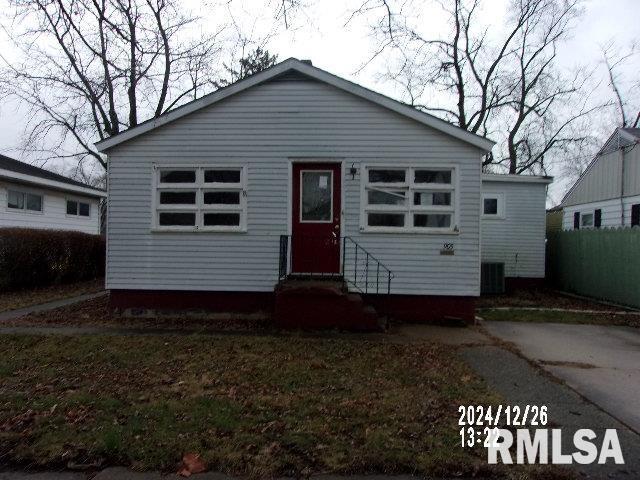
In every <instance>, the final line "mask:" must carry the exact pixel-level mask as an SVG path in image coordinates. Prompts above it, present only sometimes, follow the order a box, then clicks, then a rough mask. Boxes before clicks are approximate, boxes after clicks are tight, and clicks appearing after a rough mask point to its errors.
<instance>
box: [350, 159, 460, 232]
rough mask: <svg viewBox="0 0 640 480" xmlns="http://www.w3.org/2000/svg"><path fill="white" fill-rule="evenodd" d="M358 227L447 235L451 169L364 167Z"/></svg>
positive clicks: (452, 202) (451, 216) (451, 215)
mask: <svg viewBox="0 0 640 480" xmlns="http://www.w3.org/2000/svg"><path fill="white" fill-rule="evenodd" d="M363 171H364V175H363V182H362V189H363V192H362V193H363V199H362V212H361V215H362V221H361V224H362V225H361V227H362V229H363V230H368V231H393V232H395V231H412V232H430V231H437V232H450V231H453V230H454V229H455V228H456V225H455V217H456V215H455V213H456V212H455V208H456V205H455V186H454V185H455V168H453V167H442V168H441V167H438V168H435V167H430V168H425V167H404V168H398V167H365V168H364V170H363Z"/></svg>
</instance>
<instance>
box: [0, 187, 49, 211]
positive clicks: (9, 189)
mask: <svg viewBox="0 0 640 480" xmlns="http://www.w3.org/2000/svg"><path fill="white" fill-rule="evenodd" d="M6 192H7V203H6V204H5V209H6V211H7V212H10V213H15V214H24V213H28V214H29V215H43V214H44V197H45V196H44V193H42V192H41V191H38V190H32V189H30V188H22V187H18V188H13V187H12V186H10V185H7V187H6ZM9 192H14V193H20V194H22V195H23V196H24V200H23V201H24V207H23V208H13V207H10V206H9ZM27 195H36V196H38V197H40V206H41V208H40V210H29V209H28V208H27Z"/></svg>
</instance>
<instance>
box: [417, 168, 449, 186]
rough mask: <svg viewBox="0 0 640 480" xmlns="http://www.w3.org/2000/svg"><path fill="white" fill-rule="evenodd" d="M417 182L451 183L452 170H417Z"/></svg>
mask: <svg viewBox="0 0 640 480" xmlns="http://www.w3.org/2000/svg"><path fill="white" fill-rule="evenodd" d="M414 179H415V183H444V184H450V183H451V170H416V172H415V177H414Z"/></svg>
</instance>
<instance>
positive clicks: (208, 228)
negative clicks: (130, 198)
mask: <svg viewBox="0 0 640 480" xmlns="http://www.w3.org/2000/svg"><path fill="white" fill-rule="evenodd" d="M165 170H194V171H195V172H196V181H195V183H162V182H161V181H160V174H161V172H162V171H165ZM205 170H207V171H209V170H239V171H240V183H221V182H208V183H205V181H204V172H205ZM152 177H153V188H152V202H151V203H152V209H151V210H152V215H153V218H152V219H151V225H152V227H151V230H152V231H155V232H221V233H244V232H246V231H247V168H246V166H243V165H242V166H238V165H222V164H215V165H153V175H152ZM162 191H168V192H177V191H195V192H196V203H195V204H185V205H179V204H175V205H161V204H160V192H162ZM212 191H220V192H235V191H237V192H238V193H239V194H240V204H239V205H228V204H205V203H204V194H205V192H212ZM163 212H176V213H192V212H193V213H195V215H196V221H195V225H184V226H182V225H160V213H163ZM205 213H238V214H240V225H204V214H205Z"/></svg>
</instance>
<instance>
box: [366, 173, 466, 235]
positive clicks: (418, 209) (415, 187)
mask: <svg viewBox="0 0 640 480" xmlns="http://www.w3.org/2000/svg"><path fill="white" fill-rule="evenodd" d="M370 170H404V171H405V172H406V173H405V181H404V183H370V182H369V171H370ZM416 170H450V171H451V183H450V184H444V183H429V184H427V183H416V182H415V181H414V180H415V178H414V177H415V174H414V172H415V171H416ZM371 189H383V190H387V189H388V190H404V191H406V192H407V194H406V199H407V200H406V201H407V203H406V205H405V206H400V205H369V197H368V194H367V192H368V191H369V190H371ZM416 192H450V193H451V205H413V194H414V193H416ZM459 192H460V188H459V175H458V167H457V166H456V165H452V164H433V165H432V164H429V165H424V164H422V165H416V164H412V165H389V164H384V165H363V167H362V168H361V174H360V231H361V232H364V233H417V234H439V235H451V234H458V233H459V228H458V218H459V204H460V202H459ZM369 213H402V214H404V216H405V224H404V227H372V226H369V225H368V214H369ZM421 213H423V214H429V213H431V214H436V215H437V214H450V215H451V226H449V227H444V228H438V227H414V226H413V215H414V214H421Z"/></svg>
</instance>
